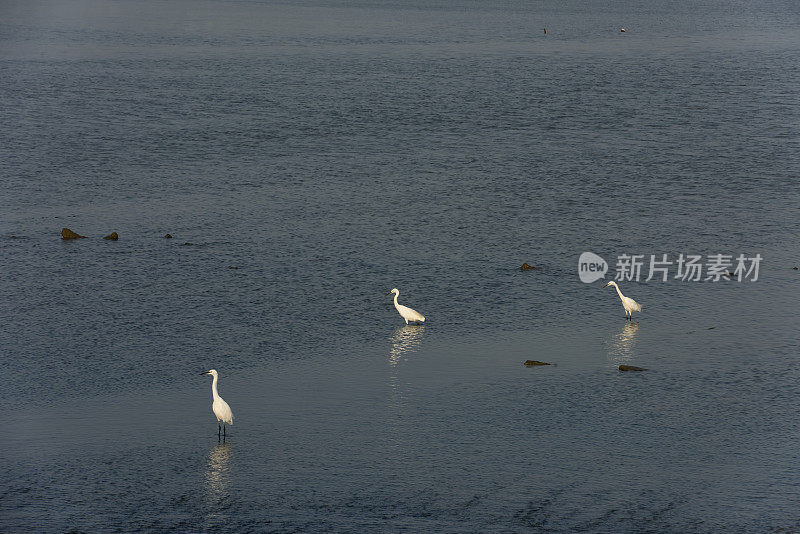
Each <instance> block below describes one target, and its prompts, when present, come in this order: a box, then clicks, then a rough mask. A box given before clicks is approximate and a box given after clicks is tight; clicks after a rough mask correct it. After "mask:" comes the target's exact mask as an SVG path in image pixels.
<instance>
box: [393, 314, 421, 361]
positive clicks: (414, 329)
mask: <svg viewBox="0 0 800 534" xmlns="http://www.w3.org/2000/svg"><path fill="white" fill-rule="evenodd" d="M424 333H425V326H423V325H410V324H407V325H405V326H398V327H397V328H396V329H395V331H394V335H393V336H392V348H391V349H390V350H389V365H390V366H392V367H395V366H396V365H397V364H399V363H400V361H401V360H402V359H404V355H405V357H408V355H409V354H411V353H414V352H416V351H418V350H419V346H420V342H421V341H422V335H423V334H424Z"/></svg>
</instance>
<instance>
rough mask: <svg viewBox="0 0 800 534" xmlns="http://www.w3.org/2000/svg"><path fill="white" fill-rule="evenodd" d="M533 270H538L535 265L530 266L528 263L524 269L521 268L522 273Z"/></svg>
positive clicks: (524, 265) (523, 266)
mask: <svg viewBox="0 0 800 534" xmlns="http://www.w3.org/2000/svg"><path fill="white" fill-rule="evenodd" d="M531 269H536V267H534V266H533V265H528V262H525V263H523V264H522V267H520V270H522V271H529V270H531Z"/></svg>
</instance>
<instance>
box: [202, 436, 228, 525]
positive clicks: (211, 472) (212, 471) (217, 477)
mask: <svg viewBox="0 0 800 534" xmlns="http://www.w3.org/2000/svg"><path fill="white" fill-rule="evenodd" d="M232 458H233V447H232V444H231V443H230V442H228V443H218V444H217V445H214V448H213V449H211V451H210V452H209V454H208V465H207V467H206V476H205V505H206V520H207V521H209V522H210V523H211V524H212V525H213V524H217V523H218V522H220V523H221V522H222V521H224V520H225V518H226V516H227V514H226V513H225V510H226V508H227V506H228V505H229V497H230V491H229V489H228V487H229V485H230V466H231V459H232ZM209 526H210V525H209Z"/></svg>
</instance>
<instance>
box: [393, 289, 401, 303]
mask: <svg viewBox="0 0 800 534" xmlns="http://www.w3.org/2000/svg"><path fill="white" fill-rule="evenodd" d="M398 295H400V292H399V291H398V292H397V293H395V294H394V305H395V306H397V297H398Z"/></svg>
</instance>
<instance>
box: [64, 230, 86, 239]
mask: <svg viewBox="0 0 800 534" xmlns="http://www.w3.org/2000/svg"><path fill="white" fill-rule="evenodd" d="M85 237H86V236H85V235H80V234H76V233H75V232H73V231H72V230H70V229H69V228H62V229H61V239H82V238H85Z"/></svg>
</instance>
